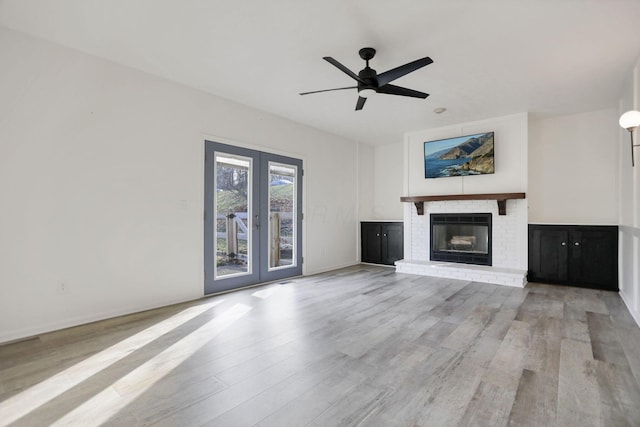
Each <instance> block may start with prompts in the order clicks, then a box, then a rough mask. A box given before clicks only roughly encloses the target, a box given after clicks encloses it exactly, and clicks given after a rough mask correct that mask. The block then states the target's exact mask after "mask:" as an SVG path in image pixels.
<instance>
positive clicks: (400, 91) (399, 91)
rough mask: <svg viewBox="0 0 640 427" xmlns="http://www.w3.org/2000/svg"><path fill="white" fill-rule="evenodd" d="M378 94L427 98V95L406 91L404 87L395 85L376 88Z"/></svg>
mask: <svg viewBox="0 0 640 427" xmlns="http://www.w3.org/2000/svg"><path fill="white" fill-rule="evenodd" d="M378 93H386V94H388V95H402V96H410V97H412V98H422V99H425V98H426V97H427V96H429V94H428V93H424V92H419V91H417V90H413V89H407V88H406V87H400V86H396V85H384V86H380V87H379V88H378Z"/></svg>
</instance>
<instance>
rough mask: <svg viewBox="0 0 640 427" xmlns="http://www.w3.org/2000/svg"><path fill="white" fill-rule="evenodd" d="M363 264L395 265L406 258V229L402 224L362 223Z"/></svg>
mask: <svg viewBox="0 0 640 427" xmlns="http://www.w3.org/2000/svg"><path fill="white" fill-rule="evenodd" d="M360 239H361V243H362V254H361V259H362V262H370V263H372V264H386V265H393V263H394V262H395V261H397V260H400V259H403V258H404V246H403V245H404V242H403V240H404V227H403V224H402V223H401V222H362V223H361V233H360Z"/></svg>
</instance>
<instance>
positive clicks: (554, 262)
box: [528, 224, 618, 291]
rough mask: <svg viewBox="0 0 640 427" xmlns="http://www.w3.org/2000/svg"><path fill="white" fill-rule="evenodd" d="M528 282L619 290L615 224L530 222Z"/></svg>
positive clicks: (616, 229)
mask: <svg viewBox="0 0 640 427" xmlns="http://www.w3.org/2000/svg"><path fill="white" fill-rule="evenodd" d="M528 280H529V281H530V282H548V283H559V284H566V285H573V286H581V287H587V288H596V289H604V290H611V291H617V290H618V227H617V226H585V225H534V224H530V225H529V274H528Z"/></svg>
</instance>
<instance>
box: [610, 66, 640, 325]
mask: <svg viewBox="0 0 640 427" xmlns="http://www.w3.org/2000/svg"><path fill="white" fill-rule="evenodd" d="M628 110H640V61H638V63H636V66H635V67H634V69H633V70H631V71H630V72H629V77H628V80H627V82H625V86H624V89H623V91H622V94H621V98H620V108H619V111H618V116H619V115H620V114H622V113H624V112H625V111H628ZM616 119H617V117H616ZM615 122H617V120H616V121H615ZM639 140H640V131H638V130H636V131H635V142H636V144H638V143H640V142H639ZM618 141H619V148H620V150H619V157H618V171H619V172H618V176H619V180H620V198H619V201H620V205H619V206H620V215H619V223H620V234H619V239H620V242H619V243H620V246H619V248H620V269H619V273H620V277H619V280H620V296H621V297H622V299H623V300H624V302H625V303H626V305H627V307H628V308H629V311H630V312H631V315H632V316H633V317H634V319H635V320H636V323H637V324H638V325H639V326H640V147H636V148H634V155H635V161H636V166H635V167H633V168H632V167H631V150H630V148H629V145H630V136H629V132H627V131H626V130H624V129H622V128H620V127H618Z"/></svg>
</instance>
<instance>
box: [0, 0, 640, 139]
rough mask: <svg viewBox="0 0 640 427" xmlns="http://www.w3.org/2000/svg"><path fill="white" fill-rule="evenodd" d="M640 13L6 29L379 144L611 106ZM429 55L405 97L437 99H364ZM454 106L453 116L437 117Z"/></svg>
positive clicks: (459, 7) (534, 3) (22, 12)
mask: <svg viewBox="0 0 640 427" xmlns="http://www.w3.org/2000/svg"><path fill="white" fill-rule="evenodd" d="M639 18H640V0H395V1H389V0H354V1H347V0H321V1H305V0H270V1H265V0H237V1H222V0H0V24H2V25H4V26H6V27H9V28H12V29H16V30H19V31H23V32H25V33H28V34H32V35H35V36H38V37H42V38H45V39H48V40H51V41H54V42H57V43H60V44H62V45H66V46H70V47H73V48H76V49H79V50H81V51H84V52H87V53H90V54H93V55H96V56H99V57H103V58H107V59H110V60H113V61H115V62H118V63H121V64H125V65H128V66H131V67H133V68H137V69H140V70H144V71H146V72H149V73H152V74H156V75H159V76H162V77H165V78H167V79H169V80H173V81H176V82H180V83H183V84H185V85H188V86H191V87H194V88H198V89H201V90H203V91H206V92H210V93H212V94H215V95H219V96H221V97H224V98H228V99H231V100H234V101H237V102H239V103H242V104H246V105H249V106H253V107H255V108H259V109H262V110H266V111H269V112H271V113H273V114H276V115H279V116H283V117H286V118H288V119H291V120H294V121H297V122H300V123H304V124H307V125H309V126H313V127H315V128H319V129H323V130H325V131H328V132H331V133H335V134H339V135H342V136H344V137H346V138H349V139H352V140H356V141H362V142H366V143H371V144H386V143H392V142H400V141H401V140H402V134H403V133H404V132H405V131H411V130H418V129H425V128H431V127H438V126H443V125H448V124H453V123H461V122H466V121H472V120H479V119H483V118H487V117H495V116H501V115H506V114H512V113H517V112H524V111H529V112H531V113H535V114H539V115H542V116H546V115H556V114H567V113H576V112H583V111H591V110H596V109H600V108H608V107H614V106H616V105H617V100H618V98H619V97H620V95H621V90H622V88H623V83H624V81H625V80H626V79H627V78H628V76H629V73H630V71H631V69H632V67H633V65H634V63H635V61H636V60H637V59H638V57H639V56H640V19H639ZM365 46H371V47H374V48H375V49H376V50H377V51H378V53H377V55H376V57H375V58H374V59H373V60H372V61H371V66H372V68H374V69H376V70H377V71H378V72H379V73H380V72H383V71H386V70H388V69H390V68H394V67H396V66H398V65H401V64H404V63H406V62H409V61H412V60H414V59H418V58H422V57H424V56H430V57H431V58H432V59H433V60H434V63H433V64H431V65H429V66H427V67H425V68H422V69H420V70H418V71H415V72H414V73H412V74H410V75H407V76H405V77H402V78H400V79H398V80H396V81H395V82H394V84H397V85H400V86H404V87H408V88H411V89H416V90H419V91H423V92H427V93H429V94H430V95H431V96H430V97H428V98H427V99H426V100H421V99H414V98H406V97H400V96H390V95H383V94H379V95H377V96H375V97H373V98H371V99H369V100H368V101H367V104H366V106H365V108H364V110H362V111H354V108H355V104H356V100H357V93H356V90H355V89H353V90H345V91H336V92H327V93H321V94H315V95H307V96H300V95H298V93H299V92H304V91H311V90H319V89H328V88H334V87H344V86H351V85H352V84H353V80H351V79H350V78H349V77H348V76H346V75H345V74H343V73H342V72H341V71H339V70H338V69H337V68H334V67H333V66H332V65H330V64H329V63H327V62H326V61H324V60H322V57H323V56H332V57H333V58H335V59H336V60H338V61H340V62H341V63H343V64H344V65H346V66H347V67H349V68H350V69H351V70H353V71H354V72H356V73H357V72H358V71H359V70H360V69H361V68H363V66H364V61H362V60H361V59H360V58H359V56H358V50H359V49H360V48H362V47H365ZM436 107H446V108H447V111H446V112H445V113H444V114H441V115H437V114H435V113H434V112H433V110H434V108H436Z"/></svg>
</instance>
